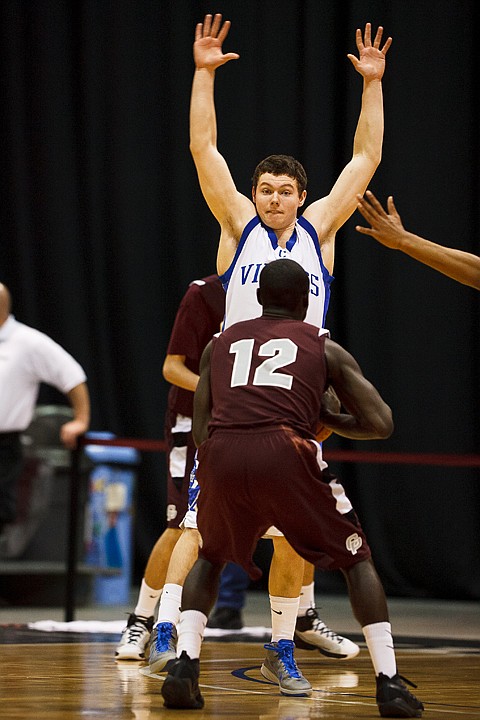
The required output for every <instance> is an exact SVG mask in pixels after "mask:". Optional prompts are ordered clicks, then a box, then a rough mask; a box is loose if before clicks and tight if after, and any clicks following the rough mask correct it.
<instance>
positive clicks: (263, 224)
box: [190, 14, 391, 648]
mask: <svg viewBox="0 0 480 720" xmlns="http://www.w3.org/2000/svg"><path fill="white" fill-rule="evenodd" d="M229 29H230V22H229V21H225V22H224V23H223V24H222V16H221V15H220V14H216V15H215V16H213V17H212V15H207V16H206V17H205V19H204V22H203V23H199V24H198V25H197V27H196V31H195V42H194V46H193V51H194V61H195V74H194V79H193V86H192V95H191V106H190V150H191V153H192V156H193V159H194V162H195V166H196V169H197V174H198V178H199V181H200V186H201V189H202V193H203V195H204V198H205V200H206V202H207V204H208V206H209V208H210V210H211V211H212V213H213V215H214V216H215V218H216V219H217V221H218V222H219V224H220V228H221V230H220V242H219V247H218V255H217V271H218V274H219V275H220V277H221V279H222V281H223V283H224V286H225V289H226V291H227V298H226V317H225V327H229V326H230V325H232V324H234V323H236V322H239V321H240V320H246V319H251V318H254V317H258V316H259V315H260V314H261V308H260V305H259V304H258V302H257V299H256V290H257V287H258V277H259V274H260V271H261V269H262V267H263V266H264V265H265V263H268V262H270V261H272V260H276V259H279V258H290V259H292V260H296V261H297V262H298V263H299V264H301V265H302V267H303V268H304V270H306V271H307V273H308V274H309V277H310V301H309V310H308V315H307V317H306V321H307V322H309V323H312V324H314V325H316V326H318V327H322V326H323V324H324V320H325V314H326V310H327V307H328V299H329V286H330V282H331V279H332V273H333V265H334V250H335V235H336V232H337V230H338V229H339V228H340V227H341V226H342V225H343V224H344V223H345V222H346V221H347V220H348V218H349V217H350V216H351V215H352V213H353V212H354V210H355V209H356V207H357V195H358V194H363V193H364V192H365V190H366V188H367V186H368V184H369V182H370V180H371V178H372V176H373V174H374V172H375V170H376V168H377V167H378V165H379V163H380V159H381V152H382V142H383V96H382V77H383V73H384V69H385V55H386V53H387V51H388V48H389V47H390V45H391V38H388V39H387V40H386V41H385V43H384V45H383V47H381V42H382V34H383V29H382V28H381V27H379V28H378V30H377V33H376V35H375V38H374V40H373V42H372V37H371V26H370V24H367V25H366V27H365V32H364V34H363V36H362V32H361V30H357V31H356V44H357V50H358V54H359V57H356V56H355V55H350V54H349V55H348V58H349V59H350V61H351V62H352V64H353V66H354V68H355V70H356V71H357V72H358V73H359V74H360V75H361V76H362V77H363V94H362V107H361V112H360V117H359V121H358V124H357V129H356V132H355V139H354V146H353V155H352V158H351V160H350V162H349V163H348V164H347V166H346V167H345V168H344V170H343V171H342V172H341V174H340V176H339V177H338V179H337V181H336V182H335V184H334V186H333V188H332V190H331V192H330V193H329V194H328V195H327V196H326V197H324V198H322V199H320V200H316V201H315V202H313V203H311V204H310V205H308V207H306V208H305V210H304V212H303V215H302V217H301V218H299V219H297V215H298V212H299V210H300V209H301V208H303V207H304V206H305V202H306V197H307V191H306V185H307V178H306V174H305V171H304V169H303V167H302V165H301V164H300V163H299V162H298V161H297V160H295V159H294V158H291V157H289V156H284V155H275V156H270V157H269V158H266V159H265V160H264V161H262V162H261V163H260V164H259V165H258V166H257V168H256V170H255V173H254V176H253V188H252V198H251V199H250V198H248V197H246V196H245V195H243V194H241V193H240V192H238V190H237V188H236V186H235V183H234V180H233V178H232V176H231V173H230V170H229V168H228V165H227V163H226V161H225V159H224V157H223V156H222V155H221V154H220V152H219V151H218V148H217V128H216V113H215V102H214V81H215V72H216V70H217V68H218V67H220V66H221V65H224V64H225V63H227V62H229V61H230V60H236V59H238V57H239V56H238V55H237V54H236V53H223V50H222V44H223V42H224V40H225V38H226V37H227V34H228V31H229ZM271 60H272V70H274V68H275V58H272V59H271ZM277 548H278V550H279V551H280V550H281V549H282V551H283V552H284V553H285V562H284V563H283V568H284V572H281V571H278V567H279V566H281V559H280V558H279V557H277V560H276V563H277V572H276V573H275V576H274V579H272V577H270V583H269V591H270V596H271V604H272V631H273V633H275V627H274V625H275V623H276V622H278V618H279V616H280V617H281V618H282V623H283V626H282V633H283V634H282V636H285V637H287V636H289V635H291V636H292V637H293V634H294V631H295V622H296V615H297V609H298V604H299V594H300V588H301V586H302V578H303V571H304V563H303V561H302V560H301V559H300V558H299V557H298V556H296V557H297V558H298V559H297V560H296V562H295V563H294V566H293V565H292V554H291V552H290V550H291V549H290V550H289V548H288V545H287V543H286V541H285V539H284V538H279V540H278V542H277V543H276V544H275V554H277ZM311 580H312V582H311V583H310V584H309V586H308V587H309V592H311V594H312V598H313V568H312V569H311ZM305 588H306V585H305V579H303V589H305ZM276 603H277V604H278V607H275V604H276ZM310 618H311V620H310V623H309V622H306V623H305V626H304V627H305V630H306V632H304V633H301V634H299V633H298V632H297V633H296V641H297V644H299V642H298V641H299V640H300V641H302V640H304V641H306V643H307V645H308V644H310V648H313V647H314V644H313V643H314V640H313V638H314V635H315V632H314V631H315V629H316V627H315V625H314V624H313V621H314V620H315V619H316V614H315V612H314V610H313V614H312V615H311V616H310ZM285 621H286V622H285ZM289 622H293V627H291V630H290V629H289V627H288V624H289ZM298 627H299V625H298V624H297V630H298ZM302 635H303V638H302ZM272 639H273V638H272ZM290 639H291V638H290ZM309 641H310V642H309ZM303 647H305V645H303Z"/></svg>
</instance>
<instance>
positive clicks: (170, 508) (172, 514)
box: [167, 505, 178, 522]
mask: <svg viewBox="0 0 480 720" xmlns="http://www.w3.org/2000/svg"><path fill="white" fill-rule="evenodd" d="M177 515H178V513H177V508H176V506H175V505H167V522H170V520H175V518H176V517H177Z"/></svg>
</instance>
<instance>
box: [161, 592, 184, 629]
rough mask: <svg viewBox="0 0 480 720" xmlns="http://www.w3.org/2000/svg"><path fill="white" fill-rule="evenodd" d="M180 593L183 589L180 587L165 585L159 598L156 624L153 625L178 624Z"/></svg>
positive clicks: (180, 602)
mask: <svg viewBox="0 0 480 720" xmlns="http://www.w3.org/2000/svg"><path fill="white" fill-rule="evenodd" d="M182 591H183V587H182V586H181V585H175V583H166V585H165V587H164V588H163V592H162V597H161V598H160V605H159V606H158V615H157V622H156V623H155V625H158V623H161V622H170V623H173V624H174V625H176V624H177V623H178V621H179V619H180V606H181V604H182Z"/></svg>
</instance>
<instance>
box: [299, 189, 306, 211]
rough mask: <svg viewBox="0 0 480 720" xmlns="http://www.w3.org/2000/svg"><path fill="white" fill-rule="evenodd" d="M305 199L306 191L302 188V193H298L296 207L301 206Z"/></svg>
mask: <svg viewBox="0 0 480 720" xmlns="http://www.w3.org/2000/svg"><path fill="white" fill-rule="evenodd" d="M306 199H307V191H306V190H304V191H303V192H302V194H301V195H300V198H299V201H298V207H302V205H303V203H304V202H305V200H306Z"/></svg>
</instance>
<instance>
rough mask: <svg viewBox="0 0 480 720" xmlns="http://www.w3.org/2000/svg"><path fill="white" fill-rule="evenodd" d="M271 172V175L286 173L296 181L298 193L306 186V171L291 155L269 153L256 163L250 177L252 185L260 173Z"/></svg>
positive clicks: (255, 185)
mask: <svg viewBox="0 0 480 720" xmlns="http://www.w3.org/2000/svg"><path fill="white" fill-rule="evenodd" d="M263 173H271V174H272V175H288V177H291V178H293V179H294V180H296V181H297V188H298V194H299V195H301V194H302V192H303V191H304V190H305V189H306V187H307V173H306V172H305V169H304V167H303V165H302V164H301V163H299V162H298V160H295V158H294V157H292V156H291V155H269V156H268V157H266V158H265V159H264V160H261V162H259V163H258V165H257V167H256V168H255V171H254V173H253V177H252V184H253V187H254V188H256V187H257V185H258V180H259V178H260V175H263Z"/></svg>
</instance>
